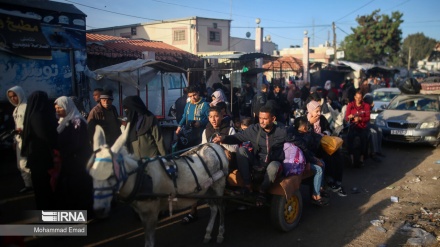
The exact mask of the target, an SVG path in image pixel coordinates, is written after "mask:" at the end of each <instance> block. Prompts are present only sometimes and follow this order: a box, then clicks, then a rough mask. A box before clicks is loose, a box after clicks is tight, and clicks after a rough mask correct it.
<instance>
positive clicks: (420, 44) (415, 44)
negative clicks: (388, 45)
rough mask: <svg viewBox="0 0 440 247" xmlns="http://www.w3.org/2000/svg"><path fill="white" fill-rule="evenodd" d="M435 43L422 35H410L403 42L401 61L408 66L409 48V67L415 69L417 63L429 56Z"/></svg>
mask: <svg viewBox="0 0 440 247" xmlns="http://www.w3.org/2000/svg"><path fill="white" fill-rule="evenodd" d="M436 43H437V41H436V40H435V39H432V38H429V37H426V36H425V35H424V34H423V33H415V34H410V35H408V37H406V38H405V40H403V45H402V60H403V63H404V64H405V65H407V64H408V58H409V49H410V48H411V67H412V68H415V67H417V62H418V61H420V60H423V59H425V58H427V57H428V56H429V54H430V53H431V52H432V50H433V49H434V47H435V44H436Z"/></svg>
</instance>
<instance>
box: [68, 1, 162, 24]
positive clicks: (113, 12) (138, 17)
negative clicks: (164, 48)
mask: <svg viewBox="0 0 440 247" xmlns="http://www.w3.org/2000/svg"><path fill="white" fill-rule="evenodd" d="M64 1H66V2H69V3H74V4H78V5H80V6H84V7H87V8H91V9H96V10H100V11H104V12H108V13H112V14H117V15H123V16H128V17H133V18H137V19H144V20H150V21H162V20H156V19H151V18H146V17H141V16H135V15H128V14H123V13H119V12H115V11H110V10H105V9H100V8H96V7H93V6H89V5H85V4H82V3H77V2H73V1H70V0H64Z"/></svg>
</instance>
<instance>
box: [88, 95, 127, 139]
mask: <svg viewBox="0 0 440 247" xmlns="http://www.w3.org/2000/svg"><path fill="white" fill-rule="evenodd" d="M99 97H100V100H99V104H98V105H96V106H95V107H93V109H92V110H91V111H90V113H89V117H88V118H87V123H88V131H89V138H90V141H91V142H92V143H93V135H94V134H95V127H96V125H100V126H101V127H102V129H103V130H104V134H105V140H106V142H107V144H108V145H109V146H112V145H113V143H115V141H116V139H118V137H119V136H120V135H121V128H120V127H121V123H120V122H119V119H118V112H117V110H116V107H115V106H114V105H112V102H113V92H112V91H110V90H107V91H104V92H102V93H101V95H100V96H99Z"/></svg>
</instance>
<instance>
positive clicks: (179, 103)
mask: <svg viewBox="0 0 440 247" xmlns="http://www.w3.org/2000/svg"><path fill="white" fill-rule="evenodd" d="M187 101H188V88H184V89H183V95H182V96H180V97H179V98H178V99H177V100H176V102H174V105H173V107H174V110H175V111H176V121H177V122H178V123H180V120H182V116H183V113H184V112H185V111H184V110H185V106H186V102H187Z"/></svg>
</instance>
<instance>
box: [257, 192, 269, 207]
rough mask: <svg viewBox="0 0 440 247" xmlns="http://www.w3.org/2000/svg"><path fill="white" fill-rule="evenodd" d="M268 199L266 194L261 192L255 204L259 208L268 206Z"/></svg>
mask: <svg viewBox="0 0 440 247" xmlns="http://www.w3.org/2000/svg"><path fill="white" fill-rule="evenodd" d="M266 201H267V198H266V193H263V192H260V193H258V194H257V198H256V201H255V204H256V206H257V207H262V206H264V205H265V204H266Z"/></svg>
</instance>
